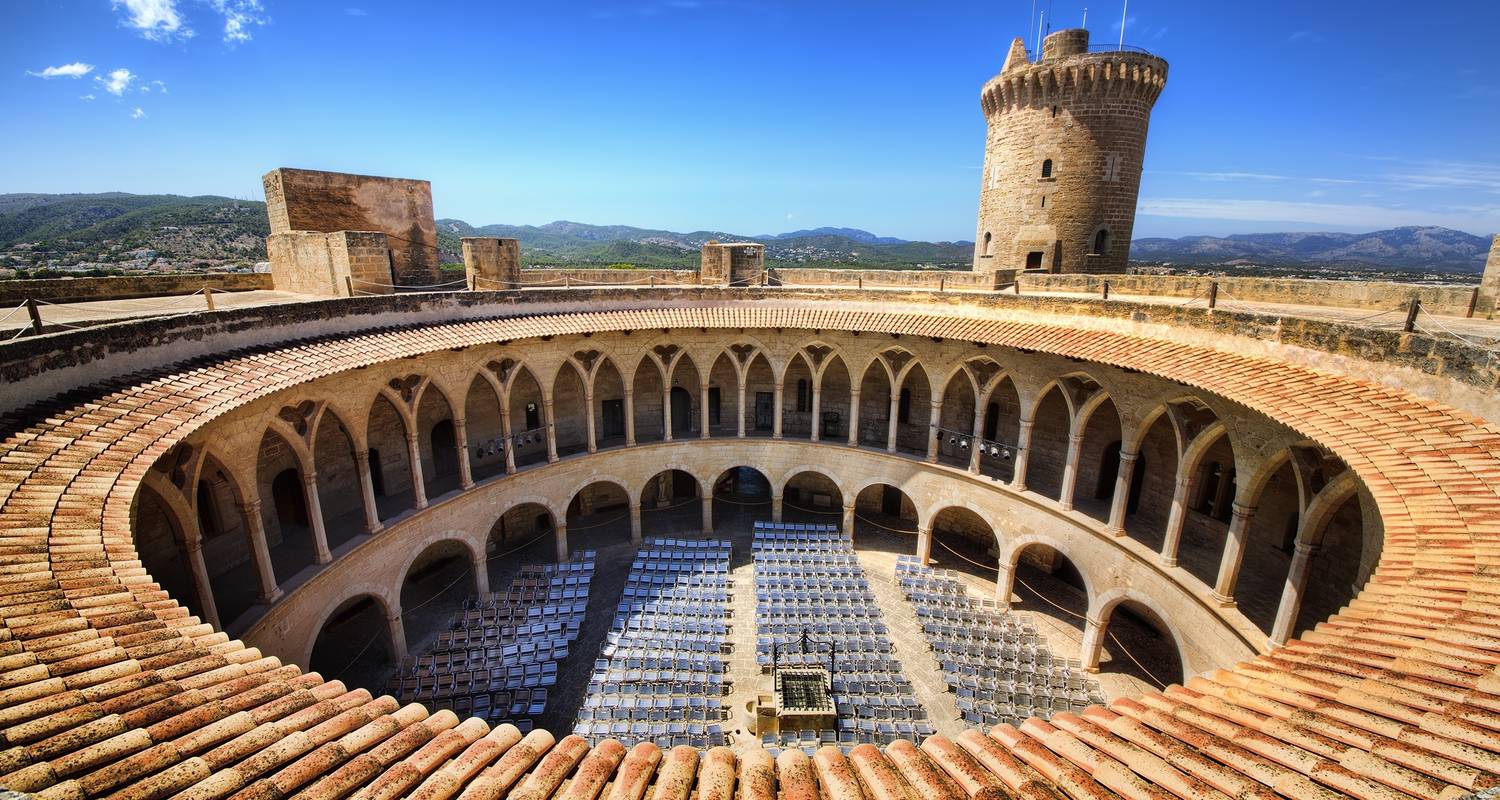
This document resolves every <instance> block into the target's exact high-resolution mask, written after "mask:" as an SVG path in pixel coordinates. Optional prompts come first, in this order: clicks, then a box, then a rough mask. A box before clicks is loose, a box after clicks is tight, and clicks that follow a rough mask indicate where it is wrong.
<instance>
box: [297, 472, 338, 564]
mask: <svg viewBox="0 0 1500 800" xmlns="http://www.w3.org/2000/svg"><path fill="white" fill-rule="evenodd" d="M302 500H303V502H304V503H305V504H306V506H307V527H308V528H310V529H311V530H312V541H313V561H314V562H315V563H318V564H327V563H328V562H330V561H332V560H333V554H332V553H330V552H328V530H327V529H326V528H324V527H323V502H322V500H321V498H319V497H318V473H316V472H314V471H312V470H310V469H308V470H303V471H302Z"/></svg>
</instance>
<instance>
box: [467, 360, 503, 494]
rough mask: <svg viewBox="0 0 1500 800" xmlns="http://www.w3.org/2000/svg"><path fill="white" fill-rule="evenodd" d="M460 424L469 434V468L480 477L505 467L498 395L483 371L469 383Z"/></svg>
mask: <svg viewBox="0 0 1500 800" xmlns="http://www.w3.org/2000/svg"><path fill="white" fill-rule="evenodd" d="M464 428H465V431H466V433H468V437H469V454H468V455H469V472H470V474H471V475H472V476H473V478H474V480H476V481H478V480H483V479H485V478H488V477H490V476H491V475H499V474H500V473H502V472H504V471H505V426H504V423H503V422H502V420H501V415H500V396H499V395H498V394H496V393H495V387H494V385H493V384H491V383H490V382H489V380H488V379H486V378H485V377H484V376H483V375H476V376H475V377H474V380H473V381H471V382H470V383H469V392H468V394H467V395H466V396H465V398H464Z"/></svg>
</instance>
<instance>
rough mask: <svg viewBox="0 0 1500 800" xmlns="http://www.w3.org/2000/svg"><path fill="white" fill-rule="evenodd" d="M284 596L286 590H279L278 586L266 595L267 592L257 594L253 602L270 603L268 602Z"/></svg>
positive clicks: (270, 602)
mask: <svg viewBox="0 0 1500 800" xmlns="http://www.w3.org/2000/svg"><path fill="white" fill-rule="evenodd" d="M285 596H286V592H283V591H281V589H280V588H277V589H276V590H275V591H273V592H271V593H270V594H268V595H267V594H257V595H256V596H255V602H257V603H264V604H266V605H270V604H272V603H274V602H276V601H277V600H280V599H281V598H283V597H285Z"/></svg>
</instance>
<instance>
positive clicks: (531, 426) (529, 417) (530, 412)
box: [526, 403, 542, 431]
mask: <svg viewBox="0 0 1500 800" xmlns="http://www.w3.org/2000/svg"><path fill="white" fill-rule="evenodd" d="M540 427H542V412H541V410H540V409H538V408H537V407H536V403H527V404H526V430H528V431H532V430H536V429H537V428H540Z"/></svg>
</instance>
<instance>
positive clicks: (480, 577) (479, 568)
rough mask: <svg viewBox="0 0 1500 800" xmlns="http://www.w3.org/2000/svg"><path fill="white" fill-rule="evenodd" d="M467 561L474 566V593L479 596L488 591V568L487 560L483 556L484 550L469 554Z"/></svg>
mask: <svg viewBox="0 0 1500 800" xmlns="http://www.w3.org/2000/svg"><path fill="white" fill-rule="evenodd" d="M469 563H470V564H472V565H473V568H474V593H475V594H477V595H479V596H480V597H484V596H485V595H487V594H489V593H490V569H489V560H488V559H486V558H485V556H484V550H482V549H481V550H480V551H479V553H478V554H477V555H470V557H469Z"/></svg>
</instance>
